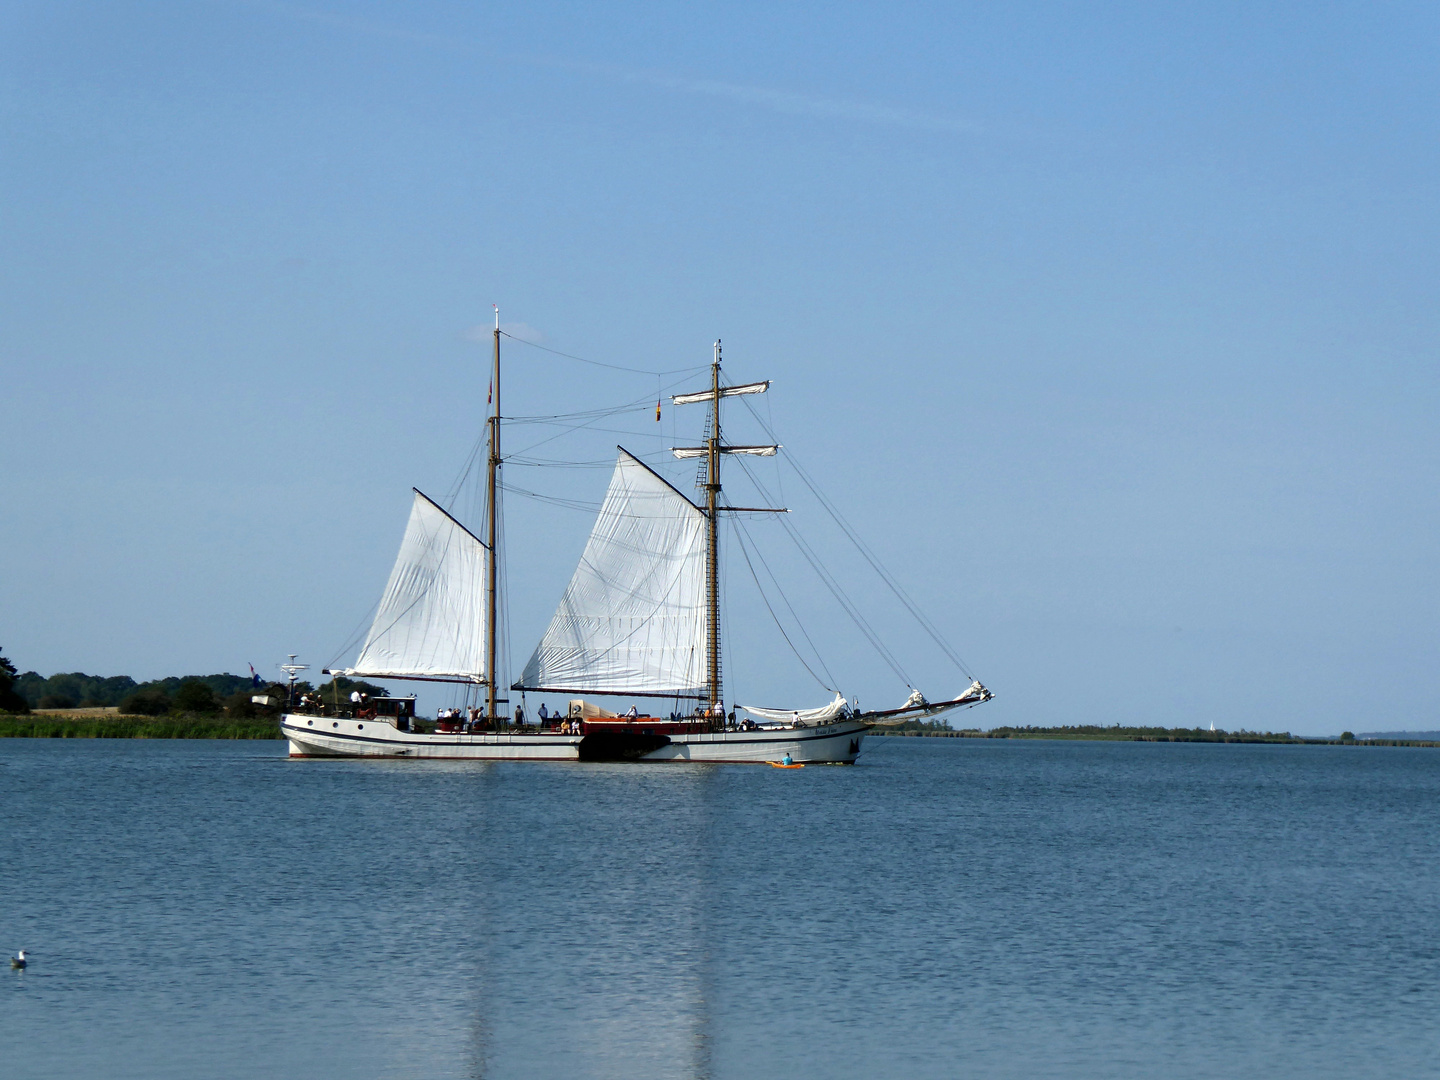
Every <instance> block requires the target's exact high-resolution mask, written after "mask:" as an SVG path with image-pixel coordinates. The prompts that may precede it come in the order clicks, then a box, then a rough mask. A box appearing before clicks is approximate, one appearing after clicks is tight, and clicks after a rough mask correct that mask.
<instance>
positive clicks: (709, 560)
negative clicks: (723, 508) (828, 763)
mask: <svg viewBox="0 0 1440 1080" xmlns="http://www.w3.org/2000/svg"><path fill="white" fill-rule="evenodd" d="M705 449H706V451H707V452H706V455H705V456H706V463H707V466H708V470H707V476H706V483H705V517H706V523H705V524H706V530H705V615H706V621H707V623H708V627H707V629H708V631H709V633H708V634H707V635H706V638H707V641H706V656H705V669H706V671H705V673H706V682H707V684H708V686H709V689H710V712H711V716H712V718H713V717H714V714H715V711H716V710H717V709H719V707H720V701H721V699H720V547H719V535H718V530H717V529H716V524H717V521H718V519H719V511H718V510H717V509H716V505H717V503H718V502H719V495H720V342H719V340H718V339H717V340H716V342H715V359H714V361H712V362H711V364H710V441H709V443H708V444H707V445H706V448H705Z"/></svg>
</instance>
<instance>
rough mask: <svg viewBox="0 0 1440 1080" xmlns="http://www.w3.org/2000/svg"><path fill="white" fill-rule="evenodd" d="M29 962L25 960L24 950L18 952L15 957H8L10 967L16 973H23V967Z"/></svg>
mask: <svg viewBox="0 0 1440 1080" xmlns="http://www.w3.org/2000/svg"><path fill="white" fill-rule="evenodd" d="M29 962H30V961H28V960H26V959H25V950H24V949H21V950H20V952H19V953H18V954H17V955H15V956H12V957H10V966H11V967H12V968H14V969H15V970H16V971H23V970H24V968H25V965H26V964H28V963H29Z"/></svg>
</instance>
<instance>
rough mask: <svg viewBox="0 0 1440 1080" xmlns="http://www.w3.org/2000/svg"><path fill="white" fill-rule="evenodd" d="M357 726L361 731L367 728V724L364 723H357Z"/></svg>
mask: <svg viewBox="0 0 1440 1080" xmlns="http://www.w3.org/2000/svg"><path fill="white" fill-rule="evenodd" d="M356 727H358V728H359V729H360V730H361V731H364V730H365V725H364V724H357V725H356Z"/></svg>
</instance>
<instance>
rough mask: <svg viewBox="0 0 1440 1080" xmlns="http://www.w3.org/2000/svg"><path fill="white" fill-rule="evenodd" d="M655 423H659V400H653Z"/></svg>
mask: <svg viewBox="0 0 1440 1080" xmlns="http://www.w3.org/2000/svg"><path fill="white" fill-rule="evenodd" d="M655 422H656V423H657V424H658V423H659V422H660V399H659V398H656V399H655Z"/></svg>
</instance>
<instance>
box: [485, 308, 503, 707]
mask: <svg viewBox="0 0 1440 1080" xmlns="http://www.w3.org/2000/svg"><path fill="white" fill-rule="evenodd" d="M490 391H491V403H492V404H493V406H494V409H493V411H492V412H491V414H490V418H489V421H488V423H489V426H490V457H489V461H488V463H487V468H486V470H485V487H486V508H487V510H488V513H487V515H486V521H485V533H486V536H485V539H486V542H487V546H488V547H489V549H490V558H489V560H488V569H487V573H486V580H485V654H486V655H485V716H486V719H487V720H488V721H489V722H490V723H492V724H493V723H496V722H497V721H496V716H497V715H498V714H497V713H496V709H495V706H496V701H495V678H496V663H495V658H496V652H497V650H496V644H497V642H496V636H497V635H496V629H497V623H498V622H499V618H498V615H499V611H498V605H497V604H496V581H497V573H498V567H497V564H498V563H499V561H500V559H499V553H498V551H497V548H496V538H497V536H498V535H499V520H498V519H499V509H500V507H499V505H498V503H497V501H496V498H495V491H496V487H497V486H498V485H497V483H496V481H497V479H498V477H499V473H500V309H499V308H498V307H497V308H496V309H495V368H494V370H493V371H492V372H491V375H490Z"/></svg>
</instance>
